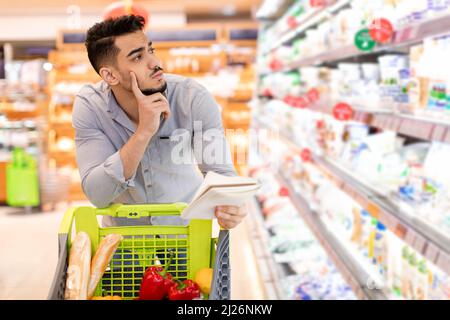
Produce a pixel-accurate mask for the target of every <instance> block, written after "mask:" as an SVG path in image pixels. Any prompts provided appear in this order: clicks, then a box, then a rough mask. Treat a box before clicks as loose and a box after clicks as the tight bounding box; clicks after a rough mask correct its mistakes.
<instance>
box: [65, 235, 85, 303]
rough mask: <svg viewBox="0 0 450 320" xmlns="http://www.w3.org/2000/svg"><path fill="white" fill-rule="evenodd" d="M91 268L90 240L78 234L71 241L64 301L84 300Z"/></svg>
mask: <svg viewBox="0 0 450 320" xmlns="http://www.w3.org/2000/svg"><path fill="white" fill-rule="evenodd" d="M90 268H91V240H90V239H89V236H88V234H87V233H86V232H79V233H78V234H77V235H76V236H75V238H74V239H73V241H72V246H71V248H70V252H69V266H68V268H67V280H66V289H65V292H64V298H65V299H66V300H86V299H87V289H88V284H89V278H90Z"/></svg>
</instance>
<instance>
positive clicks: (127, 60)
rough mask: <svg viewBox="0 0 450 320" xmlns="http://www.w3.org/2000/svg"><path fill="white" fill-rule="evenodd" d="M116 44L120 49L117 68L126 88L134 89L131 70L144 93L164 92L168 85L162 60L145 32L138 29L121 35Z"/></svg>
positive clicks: (120, 79) (121, 81)
mask: <svg viewBox="0 0 450 320" xmlns="http://www.w3.org/2000/svg"><path fill="white" fill-rule="evenodd" d="M115 45H116V47H118V48H119V49H120V51H119V53H118V55H117V65H116V68H115V69H116V70H117V72H118V73H119V81H120V85H121V86H122V87H123V88H124V89H126V90H128V91H132V90H131V78H130V72H134V74H135V75H136V78H137V82H138V86H139V88H140V89H141V91H142V93H144V94H146V95H150V94H153V93H156V92H164V90H165V89H166V87H167V85H166V81H165V80H164V75H163V71H162V68H161V65H160V61H159V60H158V59H157V58H156V56H155V55H154V53H153V51H154V49H153V48H152V47H151V43H149V41H148V39H147V37H146V35H145V34H144V32H142V31H137V32H134V33H129V34H126V35H123V36H119V37H117V38H116V41H115Z"/></svg>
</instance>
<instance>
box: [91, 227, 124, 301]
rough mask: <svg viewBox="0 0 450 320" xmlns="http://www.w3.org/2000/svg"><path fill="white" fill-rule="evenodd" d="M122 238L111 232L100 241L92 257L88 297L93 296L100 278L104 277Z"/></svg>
mask: <svg viewBox="0 0 450 320" xmlns="http://www.w3.org/2000/svg"><path fill="white" fill-rule="evenodd" d="M122 239H123V238H122V236H121V235H119V234H109V235H107V236H106V237H104V238H103V240H102V241H101V242H100V245H99V246H98V249H97V252H95V255H94V258H93V259H92V264H91V276H90V279H89V287H88V299H90V298H92V297H93V295H94V292H95V288H97V285H98V283H99V282H100V279H101V278H102V277H103V274H104V273H105V270H106V268H107V267H108V264H109V262H110V261H111V259H112V257H113V255H114V252H116V250H117V247H118V246H119V244H120V241H122Z"/></svg>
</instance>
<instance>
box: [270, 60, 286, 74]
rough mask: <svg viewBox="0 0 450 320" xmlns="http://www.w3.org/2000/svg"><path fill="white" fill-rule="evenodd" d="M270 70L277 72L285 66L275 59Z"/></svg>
mask: <svg viewBox="0 0 450 320" xmlns="http://www.w3.org/2000/svg"><path fill="white" fill-rule="evenodd" d="M269 68H270V69H271V70H272V71H277V70H281V69H282V68H283V64H282V63H281V61H280V60H277V59H273V60H272V61H271V62H270V64H269Z"/></svg>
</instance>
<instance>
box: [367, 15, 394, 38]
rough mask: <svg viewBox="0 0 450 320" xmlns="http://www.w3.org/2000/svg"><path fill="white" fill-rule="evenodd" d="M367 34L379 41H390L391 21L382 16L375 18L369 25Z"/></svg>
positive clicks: (391, 33)
mask: <svg viewBox="0 0 450 320" xmlns="http://www.w3.org/2000/svg"><path fill="white" fill-rule="evenodd" d="M369 34H370V36H371V37H372V39H373V40H375V41H376V42H379V43H387V42H389V41H391V39H392V36H393V34H394V27H393V26H392V23H391V22H390V21H389V20H387V19H384V18H380V19H375V20H373V21H372V23H371V25H370V27H369Z"/></svg>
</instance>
